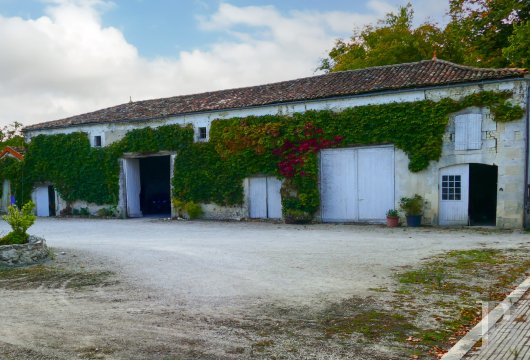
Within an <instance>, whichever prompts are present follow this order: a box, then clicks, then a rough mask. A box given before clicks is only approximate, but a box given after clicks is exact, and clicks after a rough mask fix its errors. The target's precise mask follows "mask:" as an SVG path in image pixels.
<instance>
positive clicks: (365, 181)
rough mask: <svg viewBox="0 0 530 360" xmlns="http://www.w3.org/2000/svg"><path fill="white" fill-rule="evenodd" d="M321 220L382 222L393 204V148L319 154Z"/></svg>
mask: <svg viewBox="0 0 530 360" xmlns="http://www.w3.org/2000/svg"><path fill="white" fill-rule="evenodd" d="M320 160H321V167H320V188H321V209H322V221H326V222H342V221H370V222H384V221H385V219H386V211H387V210H388V209H391V208H393V207H394V148H393V147H372V148H358V149H326V150H322V152H321V153H320Z"/></svg>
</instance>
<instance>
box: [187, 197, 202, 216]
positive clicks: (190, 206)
mask: <svg viewBox="0 0 530 360" xmlns="http://www.w3.org/2000/svg"><path fill="white" fill-rule="evenodd" d="M184 211H185V212H186V213H187V214H188V218H189V219H190V220H193V219H197V218H200V217H201V216H202V215H203V214H204V212H203V211H202V207H201V205H199V204H197V203H194V202H193V201H188V202H187V203H186V205H184Z"/></svg>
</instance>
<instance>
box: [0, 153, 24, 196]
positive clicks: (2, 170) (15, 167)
mask: <svg viewBox="0 0 530 360" xmlns="http://www.w3.org/2000/svg"><path fill="white" fill-rule="evenodd" d="M22 164H23V163H22V162H21V161H20V160H18V159H14V158H12V157H7V156H6V157H4V158H3V159H1V160H0V197H2V196H3V193H2V192H3V190H4V189H3V188H4V186H3V180H9V182H10V183H11V191H12V193H13V194H14V195H15V198H17V199H18V198H19V197H21V196H22V191H23V176H22Z"/></svg>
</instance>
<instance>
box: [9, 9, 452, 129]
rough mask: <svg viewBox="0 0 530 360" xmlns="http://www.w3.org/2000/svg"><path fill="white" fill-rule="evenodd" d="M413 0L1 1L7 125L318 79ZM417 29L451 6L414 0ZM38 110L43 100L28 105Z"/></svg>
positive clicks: (438, 16) (441, 17) (442, 15)
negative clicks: (338, 48) (357, 40)
mask: <svg viewBox="0 0 530 360" xmlns="http://www.w3.org/2000/svg"><path fill="white" fill-rule="evenodd" d="M406 2H407V1H406V0H363V1H340V0H328V1H322V0H320V1H318V0H284V1H277V0H275V1H265V0H251V1H242V0H226V1H219V0H189V1H178V0H113V1H110V0H0V48H1V49H2V56H1V57H0V126H2V125H4V124H6V123H10V122H12V121H14V120H17V121H21V122H23V123H24V124H30V123H37V122H42V121H47V120H53V119H58V118H62V117H66V116H71V115H76V114H79V113H82V112H87V111H92V110H97V109H99V108H102V107H106V106H111V105H116V104H120V103H123V102H125V101H127V100H128V99H129V96H131V97H133V99H137V100H140V99H148V98H156V97H164V96H174V95H181V94H189V93H196V92H202V91H211V90H218V89H223V88H231V87H239V86H248V85H257V84H262V83H269V82H275V81H281V80H287V79H294V78H298V77H303V76H311V75H313V74H314V73H315V68H316V67H317V66H318V63H319V60H320V59H321V58H322V57H324V56H325V55H326V53H327V51H329V49H330V48H331V47H332V46H333V43H334V40H335V39H337V38H345V37H349V36H350V35H351V33H352V30H353V29H354V28H361V27H362V26H365V25H367V24H373V23H375V22H376V21H377V19H381V18H382V17H384V15H385V14H386V13H388V12H390V11H395V10H396V9H397V8H398V7H399V6H400V5H405V4H406ZM412 3H413V5H414V9H415V13H416V22H417V23H419V22H422V21H424V20H425V19H427V18H429V19H431V20H434V21H438V22H443V21H444V13H445V12H446V11H447V2H446V1H439V0H438V1H437V0H413V1H412ZM27 104H32V106H31V107H28V106H27Z"/></svg>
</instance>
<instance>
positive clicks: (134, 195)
mask: <svg viewBox="0 0 530 360" xmlns="http://www.w3.org/2000/svg"><path fill="white" fill-rule="evenodd" d="M123 165H124V169H125V190H126V192H127V216H128V217H142V215H143V214H142V211H141V209H140V190H141V188H140V160H139V159H124V160H123Z"/></svg>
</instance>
